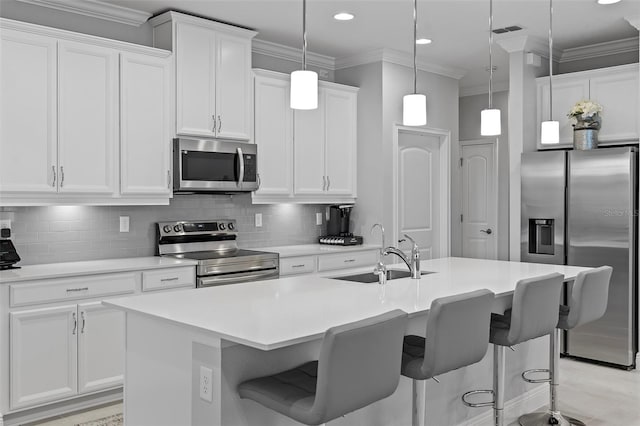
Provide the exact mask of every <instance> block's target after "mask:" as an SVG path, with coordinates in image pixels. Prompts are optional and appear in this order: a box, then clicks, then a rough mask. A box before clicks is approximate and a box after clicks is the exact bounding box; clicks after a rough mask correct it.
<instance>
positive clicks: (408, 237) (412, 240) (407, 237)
mask: <svg viewBox="0 0 640 426" xmlns="http://www.w3.org/2000/svg"><path fill="white" fill-rule="evenodd" d="M403 235H404V237H405V238H406V239H407V240H409V241H411V244H413V249H414V250H417V249H418V244H417V243H416V240H414V239H413V238H411V237H410V236H408V235H407V234H403ZM402 241H406V240H405V239H402V240H400V241H398V242H402Z"/></svg>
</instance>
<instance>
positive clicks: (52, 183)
mask: <svg viewBox="0 0 640 426" xmlns="http://www.w3.org/2000/svg"><path fill="white" fill-rule="evenodd" d="M51 171H52V172H53V182H51V186H52V187H54V188H55V187H56V177H57V176H56V166H51Z"/></svg>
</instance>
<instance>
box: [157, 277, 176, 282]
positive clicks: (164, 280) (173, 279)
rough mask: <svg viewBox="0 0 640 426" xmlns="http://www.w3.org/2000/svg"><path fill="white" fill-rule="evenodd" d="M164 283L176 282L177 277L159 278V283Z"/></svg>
mask: <svg viewBox="0 0 640 426" xmlns="http://www.w3.org/2000/svg"><path fill="white" fill-rule="evenodd" d="M166 281H178V277H171V278H161V279H160V282H166Z"/></svg>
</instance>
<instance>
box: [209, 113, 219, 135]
mask: <svg viewBox="0 0 640 426" xmlns="http://www.w3.org/2000/svg"><path fill="white" fill-rule="evenodd" d="M211 118H212V119H213V129H211V131H212V132H213V133H215V132H216V127H217V126H218V122H217V121H216V115H215V114H212V115H211Z"/></svg>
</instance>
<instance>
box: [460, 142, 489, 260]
mask: <svg viewBox="0 0 640 426" xmlns="http://www.w3.org/2000/svg"><path fill="white" fill-rule="evenodd" d="M496 184H497V182H496V177H495V144H493V143H489V144H477V145H476V144H474V145H463V146H462V256H463V257H475V258H479V259H497V257H498V244H497V241H498V239H497V238H498V237H497V234H496V229H497V194H496V188H497V186H496Z"/></svg>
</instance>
